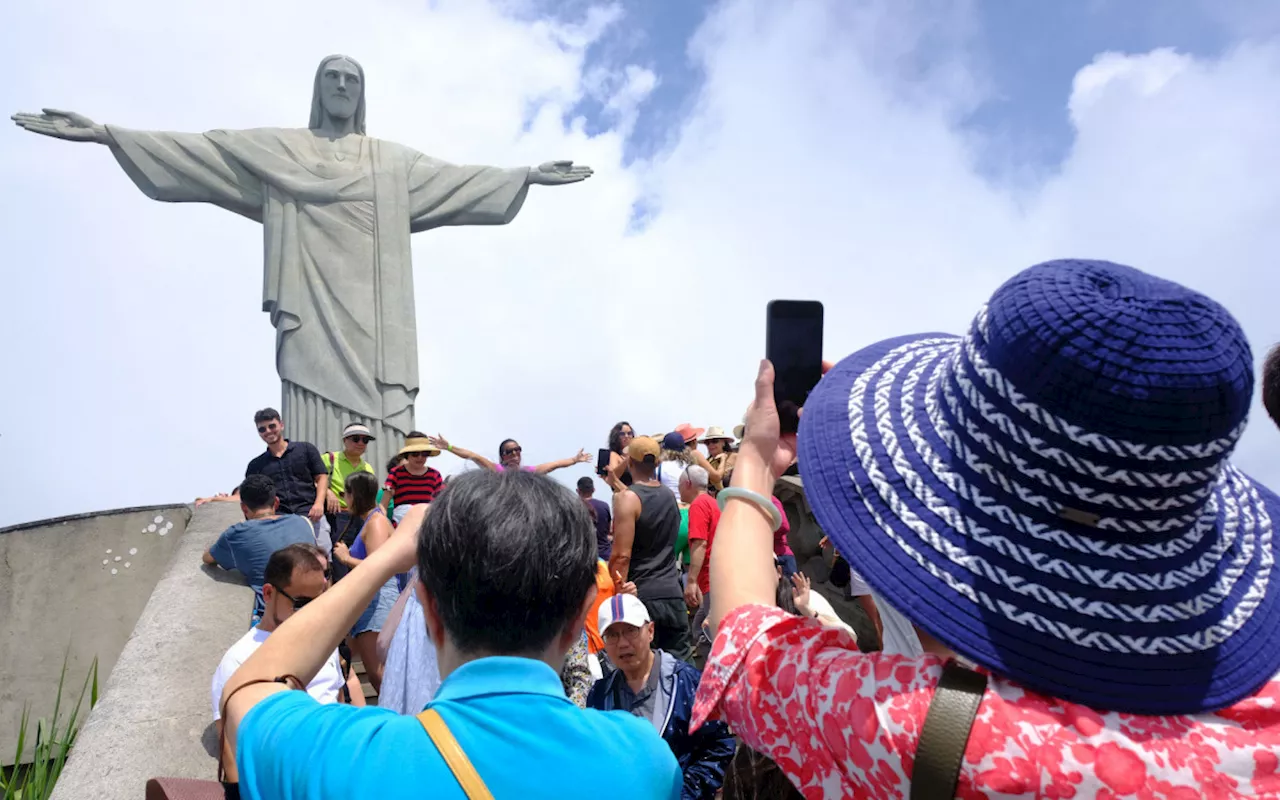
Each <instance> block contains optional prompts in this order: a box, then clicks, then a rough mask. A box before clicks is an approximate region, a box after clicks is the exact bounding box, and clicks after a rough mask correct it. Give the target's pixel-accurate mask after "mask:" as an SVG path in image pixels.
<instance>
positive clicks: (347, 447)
mask: <svg viewBox="0 0 1280 800" xmlns="http://www.w3.org/2000/svg"><path fill="white" fill-rule="evenodd" d="M374 438H376V437H374V435H373V434H372V433H370V432H369V428H368V426H367V425H362V424H360V423H359V422H353V423H351V424H350V425H348V426H347V427H345V428H343V429H342V452H341V453H336V452H330V453H325V454H323V455H321V456H320V460H321V462H323V463H324V468H325V469H326V470H328V471H329V494H328V497H327V498H326V500H325V520H324V521H323V522H321V523H319V524H318V525H317V528H316V544H318V545H320V546H321V547H332V546H333V542H332V541H331V537H332V533H331V531H337V535H341V533H342V530H343V527H344V523H345V522H346V511H347V502H346V501H345V500H343V499H342V493H343V491H345V489H346V483H347V477H348V476H350V475H351V474H353V473H356V472H367V473H369V474H370V475H375V476H376V475H377V474H378V473H377V472H375V471H374V469H373V466H372V465H371V464H370V463H369V462H368V461H365V460H364V451H365V450H368V449H369V442H372V441H373V440H374Z"/></svg>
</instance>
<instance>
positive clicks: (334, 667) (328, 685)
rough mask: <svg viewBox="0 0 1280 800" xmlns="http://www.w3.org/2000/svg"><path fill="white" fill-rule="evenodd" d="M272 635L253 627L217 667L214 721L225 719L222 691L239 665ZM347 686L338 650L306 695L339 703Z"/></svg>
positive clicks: (311, 684)
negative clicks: (343, 687)
mask: <svg viewBox="0 0 1280 800" xmlns="http://www.w3.org/2000/svg"><path fill="white" fill-rule="evenodd" d="M270 635H271V634H270V633H268V632H266V631H264V630H262V629H261V628H256V627H255V628H250V629H249V631H248V632H247V633H246V634H245V635H244V636H241V637H240V639H239V641H237V642H236V643H235V644H233V645H231V648H230V649H229V650H227V653H226V655H224V656H223V657H222V661H221V662H220V663H219V664H218V669H217V670H215V671H214V673H213V719H214V721H217V720H218V719H220V718H221V717H222V714H221V711H222V709H221V708H220V706H221V705H222V688H223V687H224V686H226V685H227V681H228V680H230V679H231V676H232V675H234V674H235V671H236V670H237V669H239V668H240V665H241V664H243V663H244V662H246V661H248V660H249V656H251V655H253V651H254V650H257V649H258V648H259V647H261V646H262V643H263V642H265V641H266V640H267V637H268V636H270ZM344 683H346V681H344V680H343V679H342V666H341V662H340V661H338V651H337V650H334V651H333V655H331V656H329V660H328V661H326V662H325V664H324V666H323V667H321V668H320V671H319V672H318V673H316V676H315V678H313V679H312V680H311V683H309V684H307V694H309V695H311V696H312V697H314V698H315V699H316V700H319V701H320V702H321V703H336V702H338V693H339V692H341V691H342V685H343V684H344Z"/></svg>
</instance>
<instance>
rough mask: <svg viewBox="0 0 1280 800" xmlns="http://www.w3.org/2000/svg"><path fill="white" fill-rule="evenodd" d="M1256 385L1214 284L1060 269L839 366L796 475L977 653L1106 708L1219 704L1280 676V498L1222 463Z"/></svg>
mask: <svg viewBox="0 0 1280 800" xmlns="http://www.w3.org/2000/svg"><path fill="white" fill-rule="evenodd" d="M1252 391H1253V358H1252V356H1251V354H1250V350H1249V345H1248V342H1247V341H1246V340H1245V337H1244V334H1243V332H1242V331H1241V329H1240V326H1239V325H1238V324H1237V323H1236V321H1235V319H1233V318H1232V316H1231V315H1230V314H1229V313H1228V312H1227V311H1226V309H1224V308H1223V307H1222V306H1220V305H1218V304H1217V303H1215V302H1214V301H1213V300H1210V299H1209V298H1207V297H1205V296H1203V295H1200V294H1197V293H1195V292H1193V291H1191V290H1189V289H1186V288H1184V287H1182V286H1180V285H1178V284H1175V283H1171V282H1169V281H1165V280H1161V279H1158V278H1155V277H1153V276H1151V275H1147V274H1145V273H1143V272H1139V271H1138V270H1135V269H1132V268H1129V267H1124V266H1120V265H1117V264H1110V263H1107V262H1100V261H1055V262H1049V263H1046V264H1040V265H1038V266H1035V267H1032V268H1030V269H1028V270H1026V271H1024V272H1022V273H1020V274H1019V275H1017V276H1015V277H1014V278H1012V279H1011V280H1009V281H1008V282H1007V283H1006V284H1004V285H1003V286H1002V287H1000V288H999V289H998V290H997V291H996V293H995V295H994V296H993V297H992V298H991V299H990V301H989V302H988V303H987V305H986V306H984V307H983V308H982V309H981V310H979V312H978V315H977V318H976V319H975V320H974V322H973V324H972V326H971V327H970V328H969V331H968V333H967V334H965V335H964V336H962V337H957V336H951V335H946V334H940V333H930V334H921V335H916V336H903V337H899V338H896V339H890V340H887V341H884V342H880V343H879V344H875V345H872V346H871V347H868V348H865V349H863V350H860V351H858V352H856V353H854V354H853V355H851V356H849V357H848V358H846V359H844V360H843V361H841V362H840V363H839V364H838V365H837V366H836V367H835V368H834V369H832V370H831V371H830V372H829V373H828V374H827V375H826V376H825V377H824V378H823V379H822V381H821V382H820V383H819V385H818V387H817V388H816V389H815V390H814V392H813V394H812V395H811V396H810V398H809V400H808V401H807V403H806V404H805V410H804V415H803V416H802V417H801V422H800V437H799V445H800V471H801V474H802V475H803V476H804V484H805V485H804V489H805V495H806V497H807V498H808V501H809V503H810V504H811V506H812V507H813V511H814V514H815V515H816V517H817V519H818V522H819V523H820V524H821V526H822V529H823V531H824V532H825V533H826V534H827V535H828V536H830V537H831V539H832V541H833V542H835V544H836V546H837V548H838V549H839V551H840V553H841V554H843V555H844V556H845V557H847V558H848V559H849V561H850V563H851V564H853V565H854V566H855V567H856V568H857V569H858V570H859V572H861V573H862V575H863V577H865V578H866V580H867V582H868V583H870V584H871V585H872V587H874V588H875V590H876V591H877V592H878V593H879V594H880V595H881V596H883V597H884V599H885V600H886V601H887V602H888V603H889V604H890V605H892V606H894V607H895V608H897V609H898V610H899V611H901V612H903V613H904V614H905V615H906V616H907V617H908V618H909V619H911V621H912V622H914V623H915V624H917V625H919V626H920V627H921V628H922V629H924V630H925V631H927V632H928V633H930V634H931V635H933V636H934V637H936V638H937V639H939V640H940V641H942V642H944V643H945V644H946V645H947V646H948V647H950V648H952V649H953V650H955V651H956V652H958V653H961V654H962V655H964V656H966V657H968V658H970V659H972V660H973V661H974V662H976V663H977V664H979V665H981V666H983V667H986V668H988V669H990V670H992V671H993V672H996V673H998V674H1000V675H1003V676H1005V677H1007V678H1010V679H1012V680H1015V681H1017V682H1019V683H1021V684H1023V685H1025V686H1028V687H1030V688H1032V689H1035V690H1038V691H1040V692H1043V693H1046V694H1048V695H1051V696H1054V697H1057V698H1061V699H1063V700H1068V701H1072V702H1076V703H1082V704H1086V705H1089V706H1094V707H1096V708H1101V709H1107V710H1113V711H1124V712H1131V713H1138V714H1182V713H1194V712H1199V711H1205V710H1211V709H1217V708H1222V707H1225V706H1229V705H1231V704H1233V703H1235V702H1236V701H1238V700H1241V699H1243V698H1245V697H1247V696H1249V695H1251V694H1253V693H1254V692H1255V691H1256V690H1257V689H1258V688H1259V687H1261V686H1262V685H1263V684H1264V683H1266V682H1267V681H1268V680H1269V679H1270V678H1271V677H1272V676H1273V675H1275V674H1276V673H1277V672H1280V635H1277V633H1276V632H1277V631H1280V574H1277V572H1276V570H1275V562H1276V555H1277V549H1278V548H1277V540H1276V537H1275V534H1274V530H1273V526H1274V524H1275V523H1274V521H1275V519H1276V518H1277V516H1278V515H1280V498H1277V497H1276V495H1275V494H1273V493H1272V492H1270V491H1269V490H1267V489H1266V488H1264V487H1263V486H1260V485H1259V484H1257V483H1256V482H1254V481H1253V480H1251V479H1250V478H1249V477H1248V476H1247V475H1245V474H1244V473H1242V472H1241V471H1240V470H1238V469H1236V468H1235V467H1234V466H1232V464H1231V463H1230V462H1229V461H1228V456H1229V455H1230V453H1231V450H1232V448H1233V447H1234V446H1235V444H1236V441H1237V440H1238V439H1239V437H1240V434H1241V432H1242V431H1243V429H1244V423H1245V418H1246V415H1247V413H1248V410H1249V404H1250V400H1251V397H1252Z"/></svg>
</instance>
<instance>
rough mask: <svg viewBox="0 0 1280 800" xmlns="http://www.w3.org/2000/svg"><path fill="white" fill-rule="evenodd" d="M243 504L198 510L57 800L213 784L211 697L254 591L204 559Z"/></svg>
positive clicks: (116, 798)
mask: <svg viewBox="0 0 1280 800" xmlns="http://www.w3.org/2000/svg"><path fill="white" fill-rule="evenodd" d="M240 519H241V515H240V508H239V506H236V505H233V504H231V503H209V504H207V505H204V506H201V507H200V508H197V509H195V513H194V514H193V515H192V517H191V520H190V522H188V524H187V530H186V534H185V535H183V537H182V538H181V540H180V541H179V542H178V547H177V548H176V549H175V551H174V553H173V557H172V559H171V560H170V563H169V564H168V568H167V569H166V570H165V571H164V574H163V577H161V578H160V581H159V583H157V584H156V586H155V590H154V591H153V592H152V593H151V598H150V599H149V600H148V601H147V603H146V608H145V609H144V610H143V611H142V615H141V617H140V618H139V619H138V621H137V625H136V626H135V628H134V630H133V635H132V636H131V637H130V638H129V641H128V643H127V644H126V645H125V646H124V650H123V651H122V652H121V653H120V657H119V659H118V660H117V661H116V665H115V669H114V670H112V672H111V678H110V679H109V680H108V681H107V684H106V690H105V691H104V693H103V695H102V698H101V700H100V701H99V703H98V707H97V708H95V709H94V711H93V713H92V714H91V715H90V716H89V719H88V720H87V721H86V723H85V725H84V727H83V728H82V729H81V731H80V738H79V740H78V741H77V742H76V746H75V748H74V749H73V750H72V751H71V758H70V760H69V761H68V762H67V766H66V770H65V771H64V772H63V774H62V777H61V778H60V779H59V780H58V785H57V787H56V788H55V789H54V793H53V798H54V800H81V798H94V799H95V800H126V798H127V799H128V800H135V798H138V797H141V796H142V793H143V789H144V786H145V785H146V781H147V779H148V778H152V777H160V776H164V777H178V778H203V779H206V780H213V778H214V777H215V775H216V773H217V761H216V758H215V753H216V751H217V738H216V736H215V735H214V728H213V711H212V708H211V701H210V699H209V688H210V683H211V682H212V680H213V671H214V669H215V668H216V667H217V666H218V662H219V661H220V660H221V659H222V655H223V653H225V652H226V650H227V648H228V647H230V646H231V645H232V644H233V643H234V642H235V641H236V639H238V638H240V637H241V636H243V635H244V632H245V631H246V630H248V628H249V613H250V611H251V610H252V608H253V592H252V590H250V589H249V587H248V586H247V585H245V584H244V582H243V580H242V579H241V578H240V576H239V573H234V572H231V573H228V572H223V571H222V570H220V569H218V568H216V567H212V568H211V567H205V566H204V565H203V564H201V562H200V554H201V553H202V552H204V550H206V549H207V548H208V547H209V546H210V545H212V544H213V542H214V541H215V540H216V539H217V537H218V534H219V533H221V532H222V531H223V530H224V529H225V528H226V527H227V526H228V525H230V524H232V523H234V522H237V521H239V520H240Z"/></svg>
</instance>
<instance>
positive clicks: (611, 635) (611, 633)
mask: <svg viewBox="0 0 1280 800" xmlns="http://www.w3.org/2000/svg"><path fill="white" fill-rule="evenodd" d="M642 630H644V628H637V627H635V626H634V625H628V626H627V627H626V628H625V629H623V630H619V629H618V628H609V629H608V630H606V631H605V632H604V633H603V634H601V638H602V639H604V640H605V641H606V642H616V641H618V640H619V639H626V640H627V641H628V642H634V641H635V640H636V639H639V638H640V631H642Z"/></svg>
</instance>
